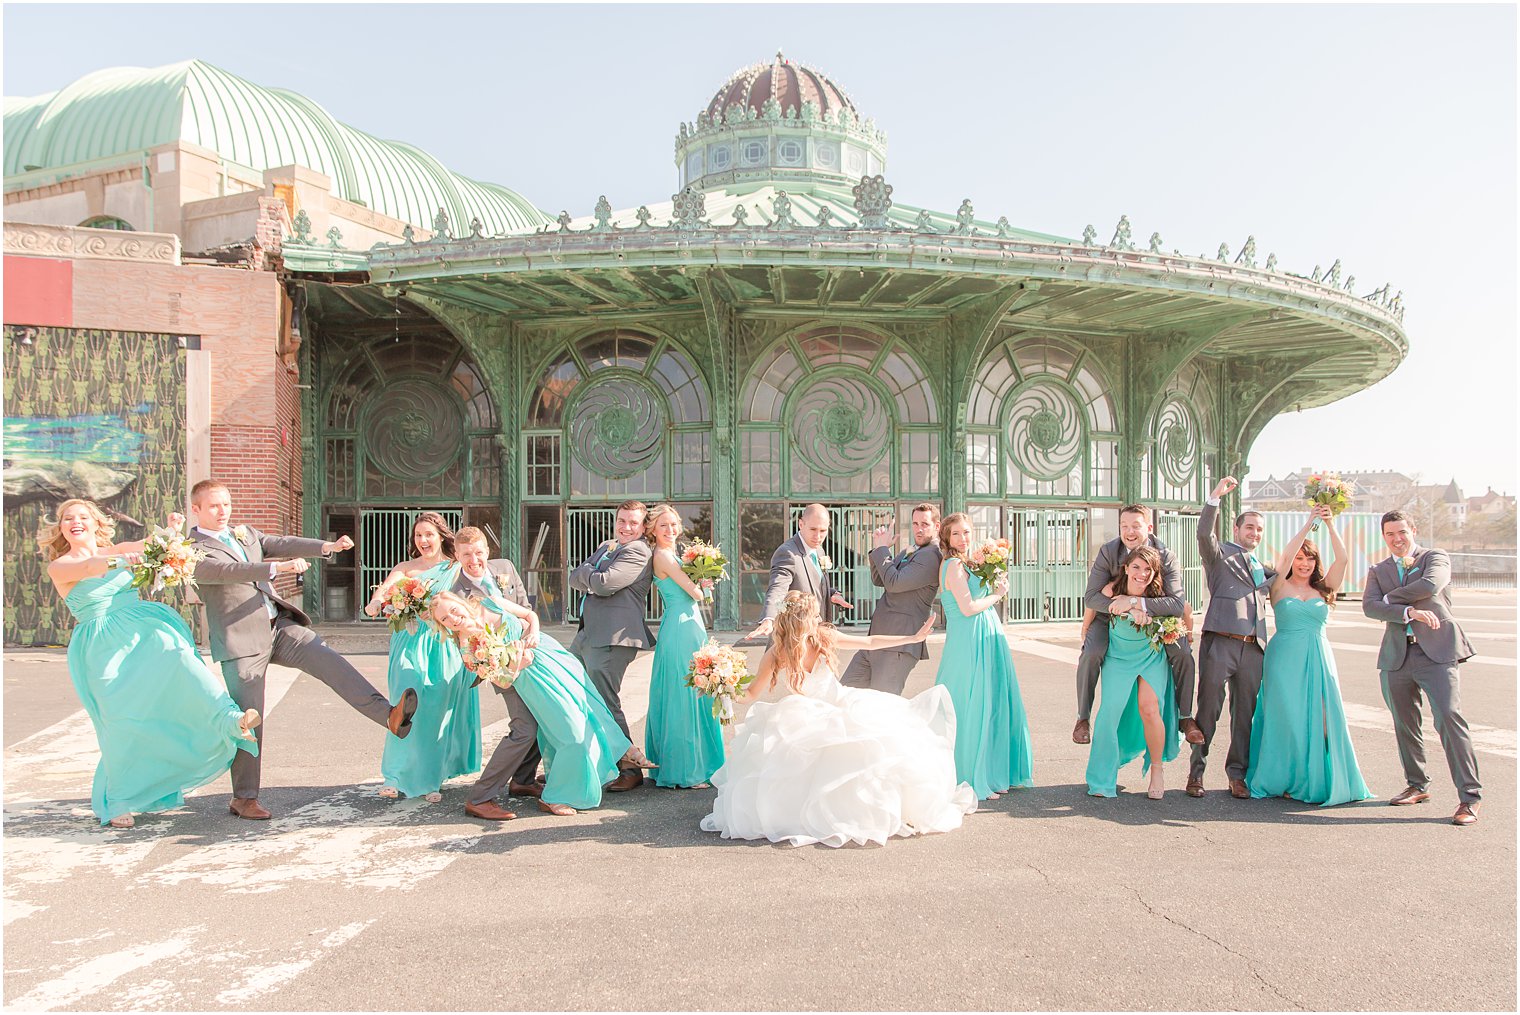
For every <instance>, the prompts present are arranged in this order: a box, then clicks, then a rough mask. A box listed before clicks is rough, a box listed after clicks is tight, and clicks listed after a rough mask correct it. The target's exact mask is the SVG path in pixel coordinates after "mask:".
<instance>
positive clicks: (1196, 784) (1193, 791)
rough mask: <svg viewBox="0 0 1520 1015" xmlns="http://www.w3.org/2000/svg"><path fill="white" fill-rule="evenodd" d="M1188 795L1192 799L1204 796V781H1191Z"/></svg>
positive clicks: (1188, 784) (1188, 785)
mask: <svg viewBox="0 0 1520 1015" xmlns="http://www.w3.org/2000/svg"><path fill="white" fill-rule="evenodd" d="M1187 795H1188V796H1191V797H1200V796H1203V780H1202V779H1189V780H1188V781H1187Z"/></svg>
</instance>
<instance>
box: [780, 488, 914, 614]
mask: <svg viewBox="0 0 1520 1015" xmlns="http://www.w3.org/2000/svg"><path fill="white" fill-rule="evenodd" d="M805 506H806V505H797V504H794V505H792V508H791V510H790V512H789V513H788V518H789V521H790V524H791V528H790V530H789V531H788V533H787V538H788V539H790V538H791V537H792V536H793V535H795V534H796V532H797V526H798V524H799V523H800V521H801V519H802V511H803V508H804V507H805ZM828 511H829V534H828V537H827V538H825V539H824V541H823V552H824V555H825V556H827V557H828V558H829V559H830V560H831V561H833V563H834V570H832V571H830V572H829V581H831V582H832V583H833V585H834V588H835V589H837V590H838V591H839V594H840V595H842V596H844V597H845V598H846V599H848V600H849V601H850V602H851V603H853V604H855V609H853V610H849V611H846V610H840V611H838V613H836V614H835V616H834V622H835V624H837V625H838V626H840V627H859V626H862V625H865V624H869V623H870V622H871V612H872V610H874V609H875V608H876V601H877V600H878V599H880V598H881V593H882V589H881V587H880V586H879V585H876V584H874V583H872V581H871V532H872V530H874V529H875V528H876V527H877V526H878V525H887V524H890V523H892V522H894V521H895V520H896V518H897V506H896V505H895V504H880V505H874V506H869V507H859V506H853V505H852V506H837V505H836V506H829V507H828Z"/></svg>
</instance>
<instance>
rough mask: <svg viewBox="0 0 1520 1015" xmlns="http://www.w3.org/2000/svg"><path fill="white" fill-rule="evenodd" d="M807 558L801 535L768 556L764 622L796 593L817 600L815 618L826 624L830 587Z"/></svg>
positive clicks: (808, 554)
mask: <svg viewBox="0 0 1520 1015" xmlns="http://www.w3.org/2000/svg"><path fill="white" fill-rule="evenodd" d="M811 554H812V551H811V550H809V549H808V548H807V544H805V543H804V542H803V541H802V536H801V535H794V536H793V537H792V538H791V539H788V540H787V541H786V542H784V543H782V544H781V545H780V546H778V547H776V552H775V553H773V554H771V583H770V586H769V587H768V588H767V589H766V591H765V616H766V619H774V618H775V616H776V615H777V614H778V613H780V612H781V606H782V604H783V603H785V602H786V594H787V593H788V592H791V591H793V590H796V591H799V592H808V593H811V594H812V595H814V596H817V597H818V616H819V618H820V619H821V620H822V621H823V623H825V624H827V623H828V622H829V619H830V610H831V609H832V604H831V603H830V602H829V598H830V597H831V596H833V595H834V585H833V583H832V582H830V581H829V575H828V572H827V571H824V570H822V569H820V568H819V567H818V566H817V565H816V564H814V563H813V558H812V556H811ZM914 630H915V631H916V630H918V629H917V628H914Z"/></svg>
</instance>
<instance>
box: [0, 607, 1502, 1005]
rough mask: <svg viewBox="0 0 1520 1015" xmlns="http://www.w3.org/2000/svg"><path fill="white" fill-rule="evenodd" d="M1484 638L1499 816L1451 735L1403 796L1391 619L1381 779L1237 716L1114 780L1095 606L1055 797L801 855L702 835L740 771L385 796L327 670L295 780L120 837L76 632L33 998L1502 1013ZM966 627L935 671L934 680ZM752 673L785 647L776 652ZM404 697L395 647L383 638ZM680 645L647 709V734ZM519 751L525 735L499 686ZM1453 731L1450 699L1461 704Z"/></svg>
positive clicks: (297, 730)
mask: <svg viewBox="0 0 1520 1015" xmlns="http://www.w3.org/2000/svg"><path fill="white" fill-rule="evenodd" d="M1457 602H1458V605H1457V610H1456V613H1457V616H1458V618H1459V619H1460V620H1461V621H1462V622H1463V624H1464V626H1465V628H1466V630H1467V631H1468V633H1469V636H1470V637H1471V638H1472V640H1473V642H1474V644H1475V645H1476V647H1477V650H1478V652H1479V653H1480V655H1479V657H1478V658H1477V659H1474V660H1473V661H1471V662H1469V663H1468V664H1466V665H1464V666H1463V668H1462V692H1463V693H1462V707H1463V712H1464V714H1465V715H1466V718H1467V720H1468V722H1469V724H1470V725H1471V726H1472V729H1473V732H1474V740H1475V743H1476V744H1477V747H1478V751H1479V754H1478V760H1479V766H1480V771H1481V775H1482V779H1483V783H1484V803H1483V809H1482V811H1481V818H1480V820H1479V822H1478V823H1477V824H1476V825H1474V826H1472V827H1470V828H1457V827H1454V826H1452V825H1451V824H1450V819H1451V815H1452V812H1453V810H1454V809H1455V807H1456V804H1457V800H1456V795H1455V792H1454V790H1453V789H1452V785H1451V780H1450V776H1449V774H1448V773H1447V771H1446V766H1445V761H1444V757H1443V755H1442V754H1441V752H1440V749H1439V746H1438V743H1437V741H1436V738H1435V735H1434V732H1433V731H1431V730H1429V729H1427V738H1428V740H1429V742H1430V749H1429V756H1430V757H1429V764H1430V774H1431V778H1432V782H1431V789H1432V796H1433V799H1432V800H1431V801H1430V802H1428V803H1425V804H1420V805H1417V806H1413V807H1398V808H1395V807H1389V806H1388V804H1387V799H1388V798H1389V797H1390V796H1392V795H1393V794H1394V793H1396V792H1398V791H1399V790H1400V789H1402V788H1403V779H1402V777H1401V769H1400V766H1399V762H1398V757H1397V753H1396V750H1395V745H1394V737H1393V732H1392V725H1391V723H1390V721H1389V718H1388V713H1387V710H1386V708H1385V707H1384V706H1383V703H1382V700H1381V695H1380V692H1379V689H1378V676H1377V672H1376V670H1375V668H1374V663H1375V659H1376V655H1375V652H1376V644H1377V641H1378V638H1379V636H1380V630H1379V628H1380V626H1381V625H1377V624H1374V623H1372V622H1370V621H1368V620H1366V618H1364V617H1363V616H1362V615H1361V612H1360V610H1359V609H1358V608H1357V604H1355V603H1347V604H1343V605H1342V606H1341V608H1340V609H1339V610H1338V611H1337V613H1336V615H1335V619H1334V620H1333V621H1332V624H1333V626H1332V627H1331V629H1330V634H1331V640H1332V644H1333V646H1334V648H1335V652H1336V657H1337V661H1338V666H1339V671H1340V679H1341V686H1342V691H1343V696H1344V698H1345V701H1346V703H1347V714H1348V719H1349V721H1350V723H1351V733H1352V738H1353V741H1354V743H1355V746H1356V751H1357V755H1358V758H1359V759H1360V761H1361V765H1362V770H1363V773H1364V775H1365V777H1366V779H1367V782H1368V784H1369V785H1370V786H1371V788H1372V790H1373V791H1374V792H1375V793H1377V794H1378V797H1379V799H1376V800H1370V801H1366V802H1364V803H1360V804H1353V805H1346V806H1340V807H1334V808H1317V807H1311V806H1306V805H1303V804H1298V803H1294V802H1292V801H1287V800H1246V801H1241V800H1235V799H1233V798H1232V797H1230V795H1229V793H1228V791H1227V790H1226V788H1225V785H1226V783H1225V776H1224V772H1223V756H1224V751H1225V747H1226V741H1227V737H1228V726H1227V725H1225V724H1221V729H1220V733H1219V739H1218V741H1216V745H1215V749H1214V751H1213V752H1211V757H1212V764H1211V766H1210V771H1209V773H1208V776H1207V780H1206V782H1207V787H1208V790H1209V792H1208V794H1207V795H1206V796H1205V797H1204V798H1203V799H1198V800H1195V799H1190V798H1188V797H1187V796H1186V795H1184V794H1183V792H1182V784H1183V782H1184V781H1185V779H1186V754H1185V753H1184V754H1183V755H1182V756H1180V757H1179V758H1178V760H1177V761H1174V762H1172V763H1171V764H1169V765H1167V766H1166V776H1167V785H1168V792H1167V794H1166V797H1165V799H1164V800H1162V801H1160V802H1153V801H1150V800H1147V799H1146V798H1145V795H1144V790H1145V782H1144V779H1143V778H1142V777H1141V775H1140V766H1139V763H1138V762H1135V763H1133V764H1131V765H1130V766H1129V767H1128V768H1126V769H1125V770H1124V771H1122V772H1121V773H1120V785H1121V794H1120V796H1119V798H1118V799H1114V800H1098V799H1093V798H1090V797H1088V796H1086V794H1085V785H1084V782H1083V770H1084V767H1085V765H1086V760H1087V748H1085V747H1079V746H1077V745H1075V744H1073V743H1072V742H1071V726H1072V722H1073V719H1074V715H1073V711H1074V704H1073V679H1072V673H1073V663H1074V661H1075V658H1076V651H1077V632H1076V627H1075V625H1043V626H1033V627H1031V626H1019V627H1009V628H1007V629H1006V630H1007V632H1008V636H1009V638H1010V640H1011V643H1012V645H1013V649H1014V657H1015V660H1016V664H1017V667H1018V674H1019V681H1020V685H1021V688H1022V691H1023V695H1024V700H1025V704H1026V707H1027V709H1028V712H1029V716H1030V724H1031V730H1032V734H1033V738H1034V748H1035V781H1036V783H1037V785H1036V786H1035V787H1034V788H1032V789H1027V790H1019V791H1015V792H1013V793H1011V794H1009V795H1007V796H1005V797H1004V798H1003V799H1001V800H998V801H994V802H991V803H988V804H984V805H983V806H982V808H981V809H980V810H979V811H978V812H977V813H975V814H973V815H971V816H969V817H968V818H967V820H966V823H965V825H964V826H963V827H962V828H961V829H959V830H957V831H954V832H950V833H946V834H943V835H935V836H926V837H919V838H915V839H894V840H892V841H891V842H890V843H889V844H888V845H886V846H885V847H868V848H845V849H837V850H836V849H829V848H827V847H822V846H816V847H804V848H800V849H793V848H788V847H783V846H774V845H771V844H768V843H758V844H757V843H744V842H729V841H725V840H722V839H720V838H719V837H718V836H716V835H712V834H708V833H704V832H701V831H700V830H699V829H698V822H699V821H700V819H701V818H702V816H703V815H704V814H706V813H707V811H708V809H709V805H710V803H711V800H712V796H713V791H711V790H684V791H683V790H660V789H653V788H649V787H648V786H646V787H645V788H641V789H638V790H635V791H633V792H631V793H626V794H619V795H609V796H608V797H607V799H606V800H605V802H604V805H603V806H602V807H601V808H600V809H598V810H594V811H588V812H584V813H581V814H579V815H577V816H575V817H573V818H556V817H553V816H550V815H546V814H541V813H539V812H538V811H537V810H536V808H534V807H533V806H532V802H531V801H522V800H513V801H512V806H513V809H515V810H517V811H518V812H519V814H520V815H521V817H520V818H519V819H518V820H516V821H512V822H507V823H505V824H500V825H497V824H489V823H486V822H482V821H477V820H474V819H471V818H469V817H467V816H466V815H465V814H464V812H463V804H464V796H465V786H466V785H467V781H466V780H456V781H454V782H452V783H450V784H448V785H447V786H446V787H445V788H444V799H443V801H442V802H441V803H437V804H429V803H426V802H425V801H422V800H400V801H387V800H382V799H380V798H378V797H377V796H376V793H375V790H376V788H377V787H378V785H379V759H380V749H381V744H382V736H383V735H382V734H381V733H380V732H379V731H378V729H377V728H376V727H375V726H373V725H371V724H369V723H367V722H366V721H364V720H363V719H361V718H360V717H359V716H358V715H357V714H356V713H354V712H353V711H352V710H350V709H349V708H348V707H347V706H346V705H344V704H343V703H342V702H341V701H340V700H339V699H338V698H337V697H336V696H335V695H333V694H332V692H330V691H329V690H328V689H327V688H326V687H324V686H323V685H321V684H319V683H317V682H316V681H315V680H313V679H312V678H310V677H306V676H297V675H296V674H294V673H293V672H291V671H283V672H278V673H276V674H274V675H273V677H272V679H271V702H272V707H271V708H270V709H269V710H268V711H269V717H268V725H267V727H266V735H265V740H264V757H265V761H264V784H265V790H264V793H263V795H262V796H261V800H262V801H263V802H264V803H265V804H266V806H268V807H269V808H270V809H271V810H272V811H274V814H275V817H274V820H272V821H268V822H247V821H241V820H239V819H237V818H234V817H231V816H230V815H228V813H227V808H226V801H227V797H228V794H229V783H228V781H227V779H226V778H225V777H224V778H223V779H221V780H220V781H219V782H217V783H213V784H212V785H210V786H208V787H205V788H203V789H201V790H199V791H197V792H196V793H195V794H193V795H192V796H191V798H190V800H189V801H188V803H187V805H186V806H185V807H184V808H182V809H180V810H177V811H174V812H170V813H167V814H162V815H149V816H144V817H140V818H139V819H138V826H137V827H136V828H134V829H130V830H125V831H117V830H104V829H102V828H101V827H100V826H99V825H98V824H97V823H96V822H95V820H94V819H93V817H92V816H91V815H90V811H89V787H90V778H91V774H92V772H93V768H94V765H95V760H96V757H97V755H96V753H95V742H94V736H93V733H92V732H91V729H90V725H89V722H88V719H87V718H86V717H85V716H84V713H83V712H82V711H80V708H79V703H78V700H77V698H76V697H75V695H74V693H73V689H72V686H71V685H70V682H69V678H68V672H67V667H66V664H65V661H64V658H63V653H62V652H61V651H43V650H10V651H7V652H6V653H5V672H4V748H5V772H4V775H5V783H4V790H5V801H4V808H5V809H4V815H5V825H4V878H3V885H4V945H5V948H4V991H3V993H4V1002H5V1007H6V1009H7V1010H124V1009H169V1010H223V1009H252V1010H276V1011H285V1010H303V1009H344V1010H392V1009H399V1010H503V1009H506V1010H512V1009H523V1010H556V1009H730V1010H754V1009H828V1010H851V1009H913V1010H936V1009H1015V1010H1022V1009H1142V1010H1151V1009H1185V1010H1189V1009H1206V1010H1207V1009H1250V1010H1263V1009H1265V1010H1298V1009H1421V1010H1451V1009H1484V1010H1513V1009H1514V1008H1515V1007H1516V1001H1517V998H1516V977H1515V969H1516V966H1515V960H1516V955H1515V926H1516V914H1515V903H1516V884H1515V876H1516V855H1515V838H1516V837H1515V829H1516V817H1515V761H1516V733H1515V731H1516V683H1515V680H1516V652H1515V648H1516V640H1515V639H1516V626H1515V595H1514V593H1482V592H1462V593H1459V594H1458V597H1457ZM942 641H943V636H941V635H936V636H935V637H934V638H932V639H931V642H930V659H929V660H928V661H927V662H925V663H923V664H920V666H919V667H918V669H917V670H916V671H915V672H914V674H913V677H912V679H911V680H910V682H909V685H908V693H909V694H912V693H916V692H917V691H919V690H922V689H923V688H925V687H927V686H929V685H930V684H931V683H932V681H933V679H934V668H935V666H936V664H937V660H938V658H939V655H940V653H939V648H938V647H939V646H940V645H941V644H942ZM750 655H751V661H752V663H753V662H755V661H757V660H758V655H759V653H758V650H753V651H751V653H750ZM352 658H353V659H354V661H355V663H356V664H357V665H358V666H359V667H360V669H361V670H362V671H363V672H364V673H365V674H366V675H367V676H369V677H370V678H371V679H372V680H374V681H375V682H376V683H377V684H378V685H379V686H381V687H383V686H384V667H385V657H384V656H381V655H367V656H354V657H352ZM648 673H649V656H648V654H645V655H644V656H642V657H641V658H640V660H639V662H638V663H636V664H635V667H634V668H633V669H632V670H631V671H630V675H629V679H628V682H627V685H626V687H625V693H624V700H625V702H626V703H628V705H630V706H631V707H630V708H629V718H630V719H631V720H632V719H635V718H637V720H638V721H637V723H636V728H635V734H636V735H639V736H641V735H642V718H643V710H644V709H643V704H644V701H645V697H646V690H647V685H648ZM482 715H483V720H484V722H485V723H486V724H487V730H486V741H487V743H486V750H487V751H489V750H490V748H491V747H492V746H494V743H495V740H496V739H497V738H498V737H499V736H500V735H501V733H502V732H503V730H504V728H505V725H506V723H505V719H506V714H505V710H504V708H503V707H502V705H501V703H500V699H499V698H497V697H496V696H495V695H483V696H482ZM1427 725H1428V720H1427Z"/></svg>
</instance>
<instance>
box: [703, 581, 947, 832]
mask: <svg viewBox="0 0 1520 1015" xmlns="http://www.w3.org/2000/svg"><path fill="white" fill-rule="evenodd" d="M933 626H934V619H933V617H932V616H931V617H930V619H929V621H928V622H927V623H925V624H924V626H923V628H922V629H920V630H919V632H918V633H917V634H912V635H905V636H889V635H873V636H870V637H857V636H853V635H845V634H839V633H838V632H836V631H835V630H834V628H832V627H829V626H827V625H824V624H822V623H820V622H819V616H818V600H817V598H816V597H814V596H811V595H809V594H807V593H805V592H796V591H793V592H789V593H787V596H786V601H785V605H784V606H783V608H782V611H781V613H780V614H779V615H778V616H777V617H776V621H775V627H774V635H773V636H774V641H773V643H772V644H771V647H770V648H769V649H767V650H766V653H765V656H764V657H763V658H762V659H761V662H760V672H759V675H758V676H756V678H755V680H754V681H753V683H751V685H750V688H749V694H748V696H749V698H750V699H751V700H753V699H754V698H756V697H758V696H759V695H760V694H761V693H763V692H764V691H767V690H769V689H771V688H773V687H775V686H777V684H778V683H779V684H780V685H781V686H782V687H783V690H784V696H783V697H782V698H781V700H779V701H776V702H756V703H755V704H753V705H752V706H751V707H750V709H749V712H748V713H747V714H746V715H745V717H744V720H743V722H741V723H739V725H738V726H737V727H736V728H735V729H734V735H733V740H732V743H730V745H729V748H728V756H727V761H726V763H725V764H724V765H723V767H722V768H720V769H718V771H717V773H715V774H714V775H713V778H712V783H713V785H714V786H716V787H717V789H718V798H717V800H715V801H714V802H713V810H712V813H711V814H709V815H708V816H707V817H705V818H703V819H702V828H703V830H704V831H708V832H719V833H721V834H722V835H723V837H724V838H726V839H769V840H770V841H772V842H786V843H790V844H791V845H794V846H805V845H810V844H813V843H823V844H824V845H826V846H843V845H844V844H845V843H847V842H853V843H856V844H858V845H864V844H866V843H868V842H874V843H878V844H882V845H884V844H885V843H886V841H887V839H889V838H890V837H892V836H894V835H901V836H908V835H917V834H920V833H924V832H948V831H950V830H951V829H953V828H959V827H960V824H961V818H962V817H963V816H964V815H966V814H969V813H971V812H972V811H974V810H976V797H975V795H974V794H973V793H972V792H971V787H970V786H967V785H966V784H965V783H957V782H956V778H955V753H954V744H955V710H954V707H953V706H952V705H951V703H950V694H949V692H948V691H946V690H945V689H944V688H943V687H937V686H936V687H930V688H929V689H928V690H926V691H924V692H923V693H922V694H919V695H917V696H916V697H914V698H912V699H911V700H905V699H903V698H900V697H898V696H897V695H895V694H887V693H885V692H882V691H871V690H866V689H863V688H851V687H845V686H843V685H842V684H840V683H839V678H838V673H839V661H838V658H837V657H836V655H835V651H836V649H837V648H852V649H857V650H858V649H883V648H897V647H899V646H901V645H910V644H913V643H916V642H921V641H923V640H924V639H925V638H927V637H928V636H929V631H930V629H931V628H932V627H933Z"/></svg>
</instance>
